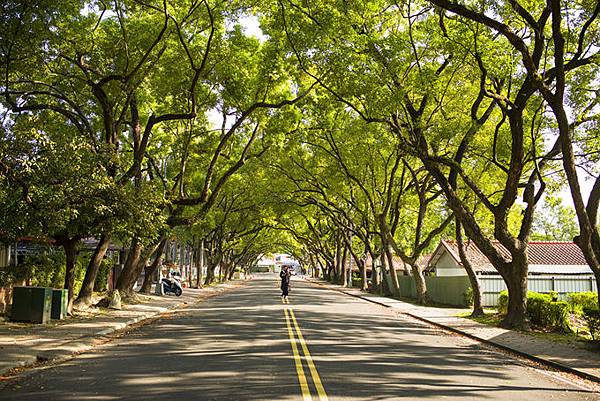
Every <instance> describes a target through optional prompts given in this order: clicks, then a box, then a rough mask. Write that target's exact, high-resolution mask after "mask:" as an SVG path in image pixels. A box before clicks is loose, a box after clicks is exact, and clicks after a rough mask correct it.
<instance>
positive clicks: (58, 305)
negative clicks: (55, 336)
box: [52, 288, 69, 319]
mask: <svg viewBox="0 0 600 401" xmlns="http://www.w3.org/2000/svg"><path fill="white" fill-rule="evenodd" d="M68 306H69V290H63V289H60V290H57V289H56V288H55V289H53V290H52V319H64V318H66V317H67V308H68Z"/></svg>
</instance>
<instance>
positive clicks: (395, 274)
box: [385, 242, 402, 297]
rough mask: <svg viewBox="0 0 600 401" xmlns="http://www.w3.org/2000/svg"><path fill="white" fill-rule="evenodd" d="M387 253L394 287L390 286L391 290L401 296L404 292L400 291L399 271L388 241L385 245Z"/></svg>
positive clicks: (395, 294) (393, 293)
mask: <svg viewBox="0 0 600 401" xmlns="http://www.w3.org/2000/svg"><path fill="white" fill-rule="evenodd" d="M385 255H386V257H387V260H388V267H389V270H390V275H391V281H392V288H390V291H391V292H392V295H394V296H396V297H400V296H402V294H401V293H400V281H399V280H398V272H397V271H396V267H395V266H394V256H393V255H392V251H391V249H390V247H389V246H388V244H387V242H386V246H385Z"/></svg>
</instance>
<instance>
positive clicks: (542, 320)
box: [498, 290, 571, 331]
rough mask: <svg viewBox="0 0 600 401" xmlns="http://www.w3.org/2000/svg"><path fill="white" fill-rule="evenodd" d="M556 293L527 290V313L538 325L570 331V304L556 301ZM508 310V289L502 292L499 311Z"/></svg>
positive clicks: (504, 311)
mask: <svg viewBox="0 0 600 401" xmlns="http://www.w3.org/2000/svg"><path fill="white" fill-rule="evenodd" d="M554 298H555V294H541V293H538V292H533V291H528V292H527V314H528V316H529V320H530V321H531V322H532V323H533V324H536V325H538V326H541V327H544V328H547V329H561V330H565V331H570V326H569V319H568V318H569V313H570V309H571V308H570V305H569V304H568V303H567V302H565V301H554ZM507 310H508V291H506V290H505V291H502V292H500V298H499V300H498V311H500V312H501V313H506V312H507Z"/></svg>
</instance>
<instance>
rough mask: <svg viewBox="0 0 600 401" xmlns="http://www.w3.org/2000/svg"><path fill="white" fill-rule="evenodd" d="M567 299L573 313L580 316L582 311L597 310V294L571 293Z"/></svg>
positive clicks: (589, 292) (588, 292)
mask: <svg viewBox="0 0 600 401" xmlns="http://www.w3.org/2000/svg"><path fill="white" fill-rule="evenodd" d="M567 299H568V300H569V305H571V312H573V313H577V314H582V313H583V311H584V309H598V294H597V293H595V292H591V291H587V292H572V293H570V294H568V295H567Z"/></svg>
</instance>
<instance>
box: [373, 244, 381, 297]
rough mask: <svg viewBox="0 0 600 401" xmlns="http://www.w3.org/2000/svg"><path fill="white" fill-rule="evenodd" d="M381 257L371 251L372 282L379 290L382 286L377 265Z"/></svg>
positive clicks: (375, 288)
mask: <svg viewBox="0 0 600 401" xmlns="http://www.w3.org/2000/svg"><path fill="white" fill-rule="evenodd" d="M378 258H379V257H378V256H375V254H374V253H371V282H372V283H373V290H375V291H377V290H378V289H379V288H380V287H381V275H380V273H379V268H377V266H376V261H377V259H378Z"/></svg>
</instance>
